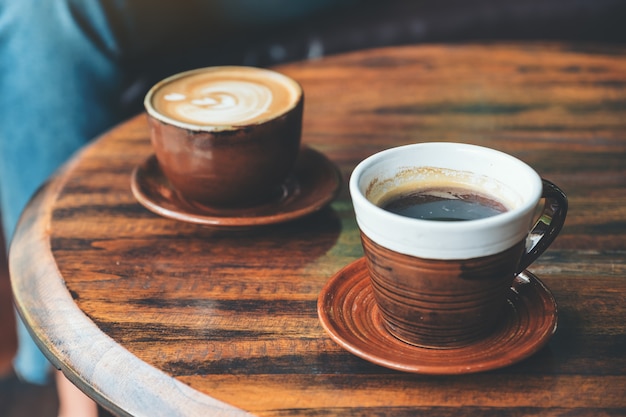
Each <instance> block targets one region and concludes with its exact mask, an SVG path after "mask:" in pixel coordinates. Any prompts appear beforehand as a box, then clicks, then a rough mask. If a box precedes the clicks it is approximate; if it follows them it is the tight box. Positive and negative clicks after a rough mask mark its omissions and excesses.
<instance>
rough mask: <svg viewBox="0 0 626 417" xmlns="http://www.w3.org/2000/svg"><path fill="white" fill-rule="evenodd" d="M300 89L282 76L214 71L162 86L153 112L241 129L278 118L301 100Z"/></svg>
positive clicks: (259, 71) (247, 70)
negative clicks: (243, 126)
mask: <svg viewBox="0 0 626 417" xmlns="http://www.w3.org/2000/svg"><path fill="white" fill-rule="evenodd" d="M300 92H301V91H300V87H299V85H298V84H297V83H296V82H295V81H293V80H291V79H289V78H288V77H286V76H283V75H281V74H278V73H275V72H272V71H268V70H264V69H259V68H251V67H215V68H206V69H203V70H198V71H191V72H189V73H185V74H181V75H180V76H179V77H175V78H174V79H171V80H170V81H167V82H164V84H163V85H162V86H160V87H159V88H158V89H157V90H156V91H155V92H154V95H153V97H152V100H151V104H152V106H153V107H154V109H155V110H156V111H157V112H158V113H160V114H162V115H163V116H165V117H168V118H170V119H174V120H176V121H179V122H182V123H188V124H192V125H199V126H206V125H209V126H210V125H213V126H229V125H234V126H240V125H248V124H254V123H257V122H261V121H264V120H268V119H271V118H273V117H276V116H279V115H281V114H283V113H285V112H286V111H288V110H289V109H290V108H292V107H293V106H294V105H295V103H296V102H297V101H298V99H299V97H300Z"/></svg>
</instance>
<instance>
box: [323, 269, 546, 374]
mask: <svg viewBox="0 0 626 417" xmlns="http://www.w3.org/2000/svg"><path fill="white" fill-rule="evenodd" d="M507 297H508V303H507V307H506V312H505V313H504V314H503V319H502V322H501V323H500V324H499V325H498V328H497V329H495V330H494V332H493V333H492V334H491V335H489V336H486V337H485V338H483V339H481V340H478V341H476V342H474V343H473V344H471V345H468V346H464V347H458V348H451V349H432V348H425V347H418V346H413V345H410V344H407V343H404V342H402V341H400V340H399V339H396V338H395V337H394V336H392V335H391V334H390V333H389V332H388V331H387V330H386V328H385V327H384V325H383V323H382V317H381V314H380V311H379V309H378V306H377V305H376V302H375V300H374V294H373V292H372V286H371V284H370V279H369V273H368V271H367V266H366V264H365V258H361V259H358V260H356V261H354V262H352V263H351V264H349V265H347V266H346V267H344V268H343V269H342V270H340V271H339V272H338V273H337V274H335V275H334V276H333V277H332V278H331V279H330V280H329V281H328V282H327V283H326V285H325V286H324V288H323V289H322V292H321V294H320V296H319V299H318V303H317V310H318V315H319V318H320V321H321V323H322V326H323V327H324V329H325V330H326V331H327V332H328V334H329V335H330V336H331V338H332V339H333V340H334V341H335V342H337V343H338V344H339V345H340V346H342V347H343V348H344V349H346V350H348V351H349V352H351V353H353V354H354V355H356V356H359V357H360V358H362V359H365V360H367V361H370V362H372V363H375V364H378V365H381V366H384V367H387V368H391V369H395V370H399V371H404V372H412V373H419V374H432V375H436V374H438V375H446V374H448V375H453V374H467V373H474V372H483V371H487V370H493V369H497V368H502V367H505V366H508V365H511V364H513V363H515V362H519V361H520V360H522V359H524V358H527V357H529V356H531V355H532V354H534V353H535V352H537V351H538V350H539V349H541V348H542V347H543V346H544V345H545V344H546V343H547V342H548V340H549V339H550V337H551V336H552V335H553V334H554V332H555V331H556V324H557V307H556V302H555V300H554V297H553V296H552V294H551V293H550V290H548V288H547V287H546V286H545V285H544V284H543V283H542V282H541V281H540V280H539V279H538V278H537V277H536V276H534V275H533V274H531V273H530V272H528V271H524V272H523V273H521V274H520V275H519V276H518V277H517V278H516V279H515V281H514V282H513V286H512V287H511V290H510V292H509V294H508V296H507Z"/></svg>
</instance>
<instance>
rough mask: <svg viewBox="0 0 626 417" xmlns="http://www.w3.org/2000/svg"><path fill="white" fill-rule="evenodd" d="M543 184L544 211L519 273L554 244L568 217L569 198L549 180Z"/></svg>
mask: <svg viewBox="0 0 626 417" xmlns="http://www.w3.org/2000/svg"><path fill="white" fill-rule="evenodd" d="M541 181H542V182H543V193H542V198H544V199H545V203H544V206H543V211H542V213H541V216H539V219H538V220H537V223H535V226H534V227H533V228H532V230H531V231H530V234H529V235H528V241H527V242H528V243H529V244H530V246H527V248H526V252H525V253H524V254H523V255H522V259H521V261H520V266H519V269H518V271H517V273H518V274H519V273H521V272H522V271H524V270H525V269H526V268H528V267H529V266H530V264H532V263H533V262H535V260H536V259H537V258H538V257H539V256H540V255H541V254H542V253H543V252H544V251H545V250H546V249H548V246H550V244H552V242H553V241H554V239H555V238H556V236H557V235H558V234H559V232H560V231H561V228H562V227H563V224H564V223H565V216H566V215H567V196H566V195H565V193H564V192H563V191H561V189H560V188H559V187H557V186H556V185H554V184H553V183H551V182H550V181H548V180H545V179H543V178H542V179H541Z"/></svg>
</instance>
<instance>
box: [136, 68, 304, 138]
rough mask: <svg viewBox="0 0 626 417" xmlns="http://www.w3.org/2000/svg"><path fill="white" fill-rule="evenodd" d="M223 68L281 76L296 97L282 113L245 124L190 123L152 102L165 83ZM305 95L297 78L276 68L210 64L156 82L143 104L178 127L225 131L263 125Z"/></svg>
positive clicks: (201, 130)
mask: <svg viewBox="0 0 626 417" xmlns="http://www.w3.org/2000/svg"><path fill="white" fill-rule="evenodd" d="M223 70H233V71H235V70H236V71H251V72H252V71H255V72H264V73H265V74H268V75H270V76H271V77H274V78H279V79H281V80H283V81H285V82H287V83H288V84H291V85H292V87H294V91H296V99H295V100H294V102H293V104H292V105H291V106H288V107H287V108H286V109H285V110H284V111H283V112H280V113H275V114H272V115H270V116H267V117H264V118H261V119H258V120H256V121H254V122H252V123H243V124H224V125H210V124H206V125H202V124H195V123H188V122H182V121H180V120H177V119H174V118H172V117H168V116H166V115H164V114H161V113H160V112H158V111H157V110H156V109H155V107H154V105H153V103H152V99H153V97H154V95H155V94H156V92H157V91H158V90H159V89H161V88H162V87H163V86H164V85H166V84H169V83H171V82H172V81H174V80H177V79H179V78H183V77H187V76H189V75H193V74H196V73H201V72H207V71H223ZM303 95H304V90H303V88H302V86H301V85H300V83H299V82H297V81H296V80H294V79H293V78H291V77H289V76H287V75H285V74H282V73H280V72H278V71H274V70H270V69H267V68H259V67H253V66H245V65H220V66H209V67H202V68H196V69H192V70H188V71H182V72H178V73H176V74H173V75H170V76H168V77H166V78H164V79H162V80H160V81H158V82H157V83H156V84H154V85H153V86H152V87H151V88H150V89H149V90H148V92H147V93H146V95H145V97H144V100H143V105H144V108H145V110H146V113H148V115H149V116H150V117H153V118H154V119H156V120H159V121H161V122H163V123H167V124H170V125H173V126H176V127H180V128H183V129H186V130H190V131H197V132H223V131H231V130H238V129H241V128H242V127H245V126H256V125H261V124H264V123H267V122H269V121H271V120H274V119H277V118H279V117H281V116H283V115H285V114H287V113H289V112H290V111H292V110H293V109H294V108H295V107H297V106H298V104H299V103H300V101H302V96H303Z"/></svg>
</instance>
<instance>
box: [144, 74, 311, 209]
mask: <svg viewBox="0 0 626 417" xmlns="http://www.w3.org/2000/svg"><path fill="white" fill-rule="evenodd" d="M303 103H304V97H303V91H302V88H301V87H300V85H299V84H298V83H297V82H296V81H294V80H293V79H291V78H289V77H287V76H285V75H283V74H280V73H277V72H275V71H271V70H266V69H261V68H253V67H235V66H225V67H209V68H201V69H197V70H193V71H188V72H184V73H180V74H176V75H174V76H171V77H169V78H166V79H165V80H163V81H161V82H159V83H157V84H156V85H155V86H153V87H152V88H151V89H150V91H149V92H148V93H147V95H146V97H145V100H144V105H145V108H146V111H147V114H148V121H149V125H150V133H151V140H152V145H153V148H154V151H155V155H156V158H157V160H158V163H159V166H160V168H161V170H162V171H163V174H164V175H165V177H166V178H167V179H168V180H169V182H170V184H171V186H172V188H173V189H174V190H175V191H176V192H177V193H178V194H179V195H180V197H182V198H183V199H184V200H186V201H188V202H191V203H200V204H203V205H207V206H213V207H242V206H251V205H255V204H259V203H263V202H265V201H267V200H270V199H272V198H275V197H277V196H279V195H280V193H282V185H283V183H284V182H285V180H286V178H287V177H288V175H289V174H290V173H291V172H292V170H293V168H294V164H295V161H296V158H297V156H298V151H299V148H300V137H301V131H302V111H303Z"/></svg>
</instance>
